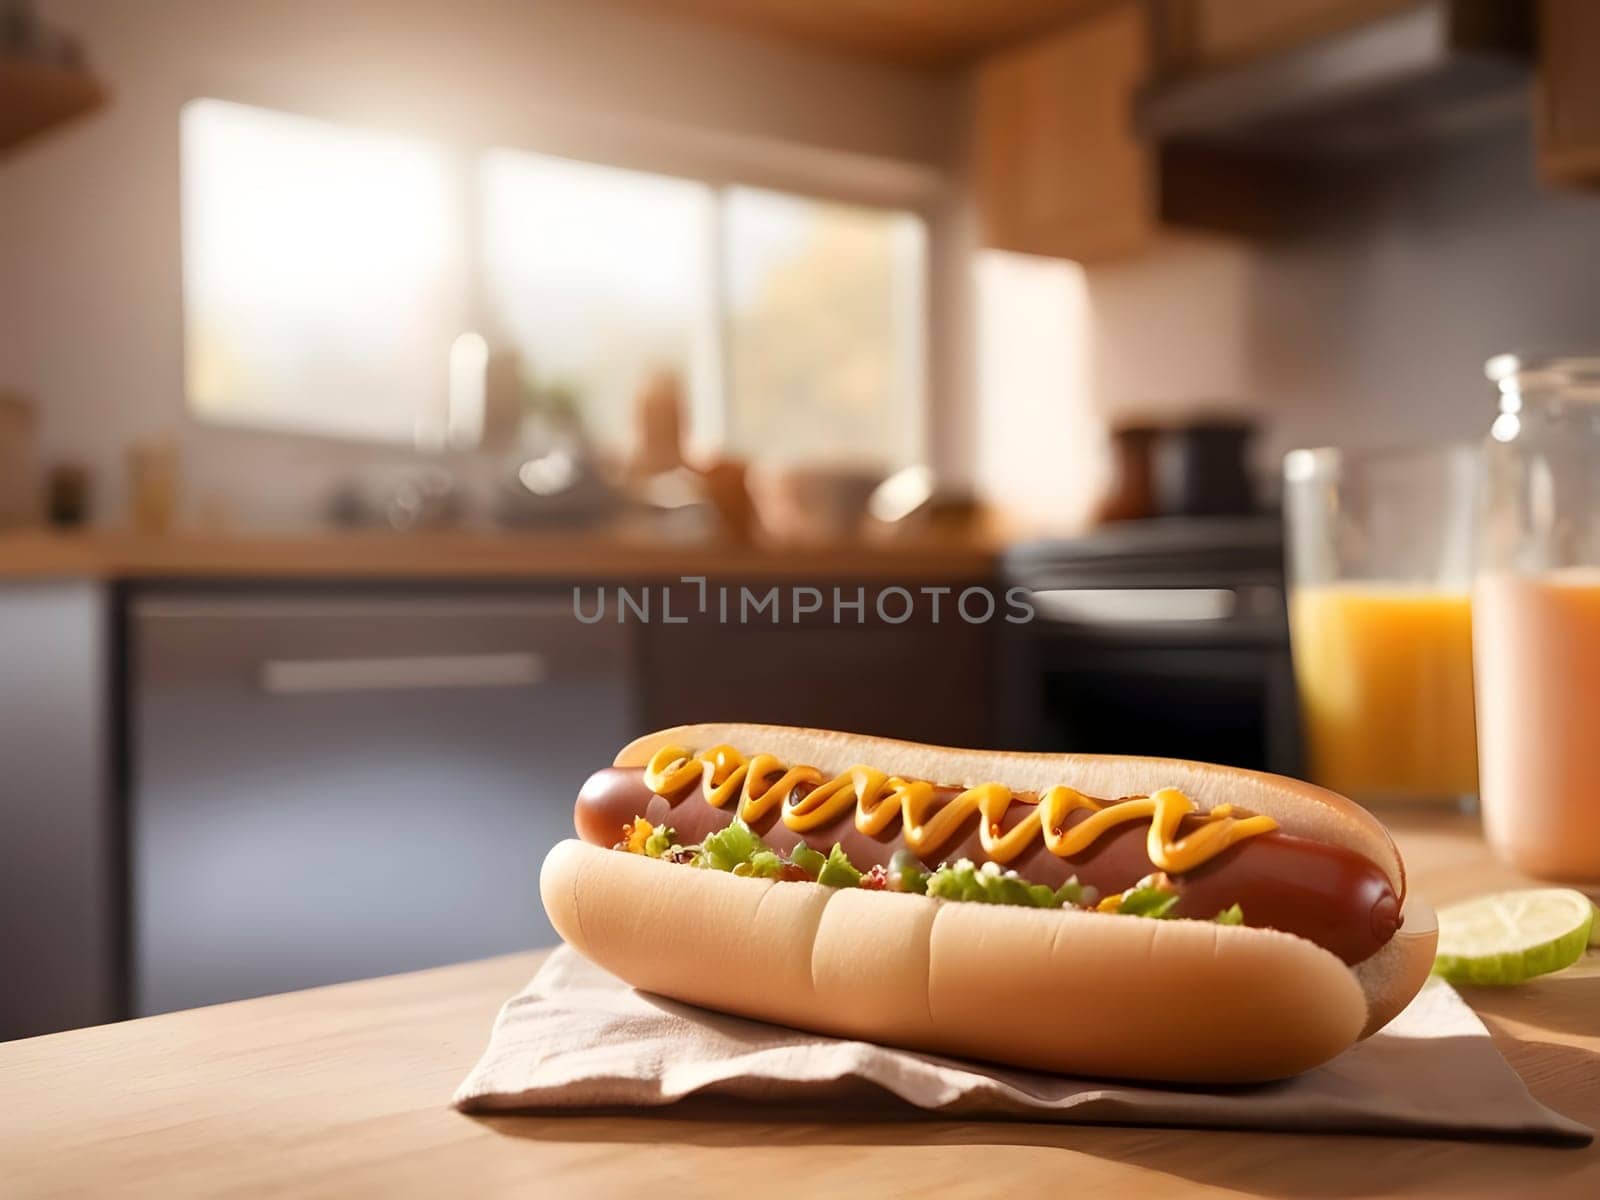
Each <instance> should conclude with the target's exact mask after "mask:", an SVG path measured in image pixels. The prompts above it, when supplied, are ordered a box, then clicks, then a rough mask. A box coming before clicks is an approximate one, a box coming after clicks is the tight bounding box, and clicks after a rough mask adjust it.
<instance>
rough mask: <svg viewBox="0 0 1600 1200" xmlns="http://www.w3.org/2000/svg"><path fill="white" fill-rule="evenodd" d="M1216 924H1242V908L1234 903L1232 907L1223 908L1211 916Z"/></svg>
mask: <svg viewBox="0 0 1600 1200" xmlns="http://www.w3.org/2000/svg"><path fill="white" fill-rule="evenodd" d="M1211 919H1212V920H1213V921H1215V922H1216V923H1217V924H1218V925H1243V924H1244V909H1242V908H1240V907H1239V906H1238V905H1237V904H1235V905H1234V906H1233V907H1232V908H1225V909H1223V910H1222V911H1221V912H1219V913H1218V914H1217V915H1216V916H1214V917H1212V918H1211Z"/></svg>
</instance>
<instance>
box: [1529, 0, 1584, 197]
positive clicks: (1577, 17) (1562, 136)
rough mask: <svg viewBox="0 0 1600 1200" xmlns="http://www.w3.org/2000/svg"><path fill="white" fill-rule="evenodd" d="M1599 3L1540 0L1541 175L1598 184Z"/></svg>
mask: <svg viewBox="0 0 1600 1200" xmlns="http://www.w3.org/2000/svg"><path fill="white" fill-rule="evenodd" d="M1597 57H1600V4H1596V3H1594V0H1541V3H1540V5H1539V65H1538V82H1537V84H1536V86H1535V88H1534V130H1535V135H1536V138H1537V144H1538V165H1539V176H1540V178H1541V179H1544V180H1545V181H1546V182H1548V183H1555V184H1578V185H1583V186H1589V187H1594V186H1597V185H1600V71H1597V70H1596V69H1595V62H1596V59H1597Z"/></svg>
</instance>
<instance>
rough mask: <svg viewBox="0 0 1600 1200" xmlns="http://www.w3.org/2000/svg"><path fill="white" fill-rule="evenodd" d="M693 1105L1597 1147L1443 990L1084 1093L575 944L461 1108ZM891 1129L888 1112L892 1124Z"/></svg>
mask: <svg viewBox="0 0 1600 1200" xmlns="http://www.w3.org/2000/svg"><path fill="white" fill-rule="evenodd" d="M690 1095H710V1096H724V1097H727V1096H736V1097H740V1098H742V1099H745V1100H762V1101H767V1102H770V1103H773V1104H778V1103H781V1102H783V1101H785V1100H789V1101H793V1100H794V1099H796V1098H799V1097H804V1098H805V1099H806V1100H808V1101H816V1100H819V1099H826V1100H828V1101H830V1102H841V1101H854V1102H866V1103H872V1102H874V1101H881V1102H882V1103H883V1104H884V1106H885V1107H886V1108H892V1107H894V1101H893V1099H891V1098H898V1100H900V1101H903V1102H904V1103H906V1104H909V1105H912V1106H914V1107H916V1108H919V1109H926V1110H929V1111H932V1112H937V1113H939V1114H941V1115H945V1116H973V1115H981V1116H994V1117H1009V1118H1015V1119H1022V1120H1032V1121H1062V1122H1083V1123H1096V1122H1101V1123H1104V1122H1114V1123H1117V1124H1136V1125H1178V1126H1185V1125H1187V1126H1205V1127H1211V1128H1229V1129H1275V1130H1297V1131H1301V1132H1322V1133H1394V1134H1409V1135H1412V1136H1426V1137H1469V1136H1484V1135H1488V1136H1497V1137H1504V1138H1517V1139H1523V1140H1531V1141H1546V1142H1558V1143H1565V1144H1569V1145H1585V1144H1587V1143H1588V1142H1589V1141H1590V1140H1591V1139H1592V1137H1593V1131H1592V1130H1590V1129H1588V1128H1587V1127H1586V1126H1583V1125H1580V1124H1579V1123H1578V1122H1576V1121H1572V1120H1569V1119H1567V1118H1566V1117H1563V1116H1561V1115H1560V1114H1559V1113H1556V1112H1554V1111H1552V1110H1551V1109H1548V1108H1546V1107H1545V1106H1544V1105H1542V1104H1540V1103H1539V1102H1538V1101H1537V1100H1535V1099H1534V1098H1533V1097H1532V1096H1531V1095H1529V1094H1528V1089H1527V1088H1526V1087H1524V1086H1523V1083H1522V1080H1521V1079H1519V1078H1518V1077H1517V1075H1516V1072H1514V1071H1513V1070H1512V1069H1511V1067H1510V1066H1509V1065H1508V1064H1507V1063H1506V1061H1505V1059H1503V1058H1502V1057H1501V1056H1500V1053H1499V1051H1497V1050H1496V1049H1495V1048H1494V1043H1493V1042H1492V1041H1491V1040H1490V1038H1489V1034H1488V1031H1487V1030H1486V1029H1484V1027H1483V1023H1482V1022H1481V1021H1479V1020H1478V1018H1477V1016H1476V1014H1474V1013H1473V1011H1472V1010H1471V1009H1470V1008H1468V1007H1467V1005H1466V1003H1465V1002H1464V1001H1463V1000H1462V999H1461V997H1460V996H1458V995H1457V994H1456V993H1455V991H1454V990H1453V989H1452V988H1451V987H1450V986H1449V985H1448V984H1445V983H1443V982H1440V981H1438V980H1433V981H1430V982H1429V984H1428V985H1427V986H1426V987H1425V988H1423V990H1422V993H1421V994H1420V995H1419V996H1418V997H1417V998H1416V1000H1414V1001H1413V1002H1412V1003H1411V1006H1410V1007H1409V1008H1407V1009H1406V1010H1405V1012H1403V1013H1401V1014H1400V1016H1398V1017H1396V1018H1395V1020H1394V1021H1393V1022H1392V1023H1391V1024H1390V1025H1389V1026H1388V1027H1387V1028H1386V1029H1384V1030H1383V1031H1382V1032H1381V1033H1379V1034H1377V1035H1376V1036H1374V1037H1372V1038H1370V1039H1368V1040H1367V1041H1365V1042H1362V1043H1361V1044H1360V1045H1357V1046H1354V1047H1352V1048H1351V1049H1349V1050H1347V1051H1346V1052H1345V1053H1344V1054H1342V1055H1340V1056H1339V1057H1338V1058H1336V1059H1334V1060H1333V1061H1332V1062H1330V1063H1328V1064H1327V1065H1326V1066H1323V1067H1319V1068H1318V1069H1317V1070H1315V1071H1311V1072H1309V1073H1307V1074H1305V1075H1301V1076H1299V1077H1298V1078H1295V1079H1290V1080H1286V1081H1284V1082H1282V1083H1274V1084H1267V1085H1264V1086H1259V1087H1225V1088H1195V1087H1157V1086H1152V1085H1140V1084H1126V1083H1108V1082H1106V1081H1103V1080H1084V1079H1070V1078H1064V1077H1062V1076H1059V1075H1044V1074H1038V1073H1035V1072H1031V1071H1018V1070H1012V1069H1009V1068H1005V1067H995V1066H989V1065H986V1064H980V1063H971V1062H965V1061H961V1060H958V1059H951V1058H942V1057H939V1056H937V1055H931V1054H920V1053H917V1052H915V1051H910V1050H896V1049H891V1048H889V1047H886V1046H878V1045H873V1044H871V1043H868V1042H854V1041H844V1040H841V1039H839V1038H829V1037H821V1036H818V1035H816V1034H810V1033H802V1032H800V1031H798V1030H794V1029H787V1028H784V1027H782V1026H778V1025H767V1024H763V1023H762V1022H759V1021H747V1020H744V1019H742V1018H739V1017H730V1016H726V1015H724V1014H722V1013H715V1012H710V1011H708V1010H706V1009H702V1008H695V1007H693V1006H691V1005H687V1004H679V1003H677V1002H676V1001H673V1000H667V999H663V998H662V997H660V996H654V995H650V994H648V993H645V992H639V991H636V990H634V989H633V988H631V987H629V986H628V985H627V984H625V983H623V982H622V981H621V980H620V979H617V978H616V977H615V976H613V975H609V974H607V973H606V972H605V971H602V970H601V969H600V968H599V967H596V966H594V965H593V964H591V963H589V962H588V961H587V960H585V959H583V958H582V957H580V956H579V955H578V954H577V953H576V952H574V951H573V950H571V949H570V948H568V947H566V946H562V947H561V948H560V949H558V950H556V951H555V952H554V953H553V954H552V955H551V956H550V957H549V959H547V960H546V961H545V963H544V965H543V966H542V967H541V968H540V970H539V973H538V974H537V975H535V976H534V978H533V980H532V981H531V982H530V983H529V984H528V986H527V987H525V988H523V990H522V991H521V992H519V993H518V994H517V995H516V996H514V997H512V999H511V1000H509V1001H508V1002H507V1003H506V1005H505V1007H504V1008H502V1009H501V1010H500V1015H499V1017H498V1018H497V1019H496V1021H495V1025H494V1031H493V1033H492V1034H491V1035H490V1038H489V1048H488V1049H487V1050H486V1051H485V1052H484V1055H483V1058H482V1059H481V1060H480V1061H479V1063H478V1065H477V1066H476V1067H474V1068H473V1069H472V1073H471V1074H470V1075H468V1076H467V1078H466V1081H465V1082H464V1083H462V1085H461V1086H460V1088H458V1089H457V1091H456V1094H455V1101H454V1102H455V1104H456V1106H457V1107H458V1108H460V1109H462V1110H463V1111H466V1112H491V1111H506V1110H514V1109H544V1110H550V1109H563V1108H613V1107H621V1108H655V1107H659V1106H662V1105H668V1104H672V1103H674V1102H676V1101H678V1100H681V1099H683V1098H684V1097H686V1096H690ZM885 1115H888V1114H885Z"/></svg>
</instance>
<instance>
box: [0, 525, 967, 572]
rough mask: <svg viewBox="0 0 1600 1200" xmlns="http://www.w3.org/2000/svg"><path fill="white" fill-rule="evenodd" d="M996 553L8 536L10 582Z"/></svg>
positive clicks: (904, 566) (412, 539)
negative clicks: (14, 580) (51, 579)
mask: <svg viewBox="0 0 1600 1200" xmlns="http://www.w3.org/2000/svg"><path fill="white" fill-rule="evenodd" d="M996 557H997V551H996V549H995V543H992V542H990V541H989V540H988V539H987V538H985V537H983V536H972V537H968V536H965V535H955V534H950V535H944V534H932V533H930V534H928V535H926V536H908V537H905V538H900V539H893V538H890V539H883V540H880V541H868V540H859V541H844V542H836V543H832V544H820V545H810V544H807V545H794V546H764V545H739V544H734V543H723V542H711V541H697V542H680V543H674V542H663V541H660V540H651V539H648V538H644V537H641V536H638V535H629V534H625V533H622V532H606V531H599V532H582V531H572V532H557V531H550V532H526V533H511V532H505V533H497V532H471V531H466V530H451V531H442V532H427V533H389V532H349V533H305V534H279V535H268V534H223V533H216V534H204V533H184V534H171V535H159V536H157V535H148V534H136V533H121V532H88V533H78V534H57V533H47V532H43V531H35V530H19V531H13V532H0V582H4V581H5V580H7V579H38V578H89V579H152V578H153V579H195V578H200V579H250V580H254V579H273V578H289V579H333V580H359V579H404V580H412V579H421V580H430V579H478V580H497V579H498V580H507V581H546V582H551V583H559V584H563V585H570V584H571V583H573V582H574V581H576V580H589V579H608V580H609V579H674V578H677V577H678V576H681V575H685V574H688V575H709V576H713V577H722V578H734V577H738V578H741V579H808V580H809V579H832V578H840V579H883V580H888V581H893V582H902V581H906V582H911V583H917V582H921V581H925V580H938V581H945V580H951V579H955V580H982V579H986V578H988V577H989V576H990V575H991V574H992V573H993V570H994V565H995V560H996Z"/></svg>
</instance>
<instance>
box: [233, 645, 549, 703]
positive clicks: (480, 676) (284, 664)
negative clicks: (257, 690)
mask: <svg viewBox="0 0 1600 1200" xmlns="http://www.w3.org/2000/svg"><path fill="white" fill-rule="evenodd" d="M544 676H545V663H544V659H543V658H542V657H541V656H540V655H537V654H416V655H410V656H407V657H405V658H301V659H270V660H268V661H266V662H263V663H262V664H261V690H262V691H264V692H268V693H270V694H272V695H275V696H295V695H305V694H308V693H313V692H402V691H412V690H416V689H420V688H489V687H519V686H526V685H528V684H531V683H538V682H539V681H540V680H542V679H543V678H544Z"/></svg>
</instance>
